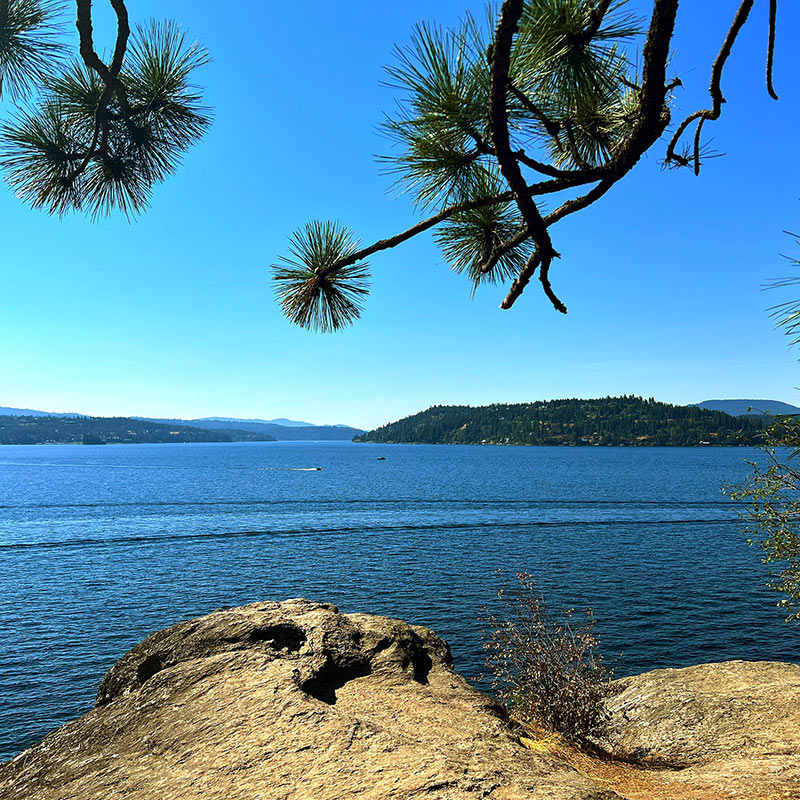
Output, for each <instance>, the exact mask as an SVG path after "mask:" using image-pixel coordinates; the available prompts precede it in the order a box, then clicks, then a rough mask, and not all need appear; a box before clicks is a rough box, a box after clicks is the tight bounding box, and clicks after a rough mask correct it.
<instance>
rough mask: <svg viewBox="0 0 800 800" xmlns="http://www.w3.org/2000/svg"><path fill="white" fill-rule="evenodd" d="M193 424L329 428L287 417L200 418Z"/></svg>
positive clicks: (194, 420)
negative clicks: (245, 423) (213, 423)
mask: <svg viewBox="0 0 800 800" xmlns="http://www.w3.org/2000/svg"><path fill="white" fill-rule="evenodd" d="M192 422H252V423H255V424H259V425H281V426H283V427H284V428H316V427H327V426H318V425H314V423H313V422H300V421H298V420H296V419H286V417H278V418H277V419H239V418H238V417H200V418H199V419H193V420H192Z"/></svg>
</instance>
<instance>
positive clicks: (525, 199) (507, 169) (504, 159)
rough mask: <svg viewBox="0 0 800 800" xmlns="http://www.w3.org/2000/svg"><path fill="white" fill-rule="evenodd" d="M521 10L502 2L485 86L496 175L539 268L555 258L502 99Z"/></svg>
mask: <svg viewBox="0 0 800 800" xmlns="http://www.w3.org/2000/svg"><path fill="white" fill-rule="evenodd" d="M524 8H525V3H524V0H504V2H503V5H502V6H501V8H500V18H499V20H498V23H497V30H496V31H495V37H494V47H493V48H492V71H491V81H490V84H489V136H490V138H491V140H492V143H493V144H494V150H495V157H496V158H497V163H498V166H499V167H500V172H501V173H502V174H503V177H504V178H505V179H506V183H508V185H509V188H510V189H511V192H512V194H513V196H514V201H515V202H516V204H517V208H519V211H520V214H522V219H523V221H524V222H525V225H526V227H527V229H528V234H529V235H530V237H531V238H532V239H533V241H534V244H535V246H536V249H535V250H534V255H533V256H532V257H531V260H529V262H528V263H529V264H530V263H531V261H532V260H534V258H535V257H538V261H539V263H540V264H542V265H545V264H546V265H547V266H549V264H550V262H551V261H552V260H553V258H554V257H556V256H557V255H558V254H557V253H556V251H555V250H554V249H553V243H552V241H551V239H550V233H549V232H548V230H547V225H546V224H545V222H544V219H543V218H542V215H541V213H540V212H539V209H538V208H537V206H536V203H534V201H533V198H532V197H531V195H530V194H529V193H528V187H527V185H526V183H525V179H524V178H523V177H522V172H521V171H520V168H519V162H518V161H517V159H516V158H515V156H514V153H513V152H512V151H511V143H510V140H509V133H508V107H507V105H506V98H507V97H508V86H509V77H508V76H509V69H510V67H511V48H512V45H513V42H514V35H515V34H516V32H517V26H518V24H519V20H520V18H521V17H522V12H523V10H524ZM526 266H527V265H526ZM534 268H535V267H534ZM523 271H524V268H523ZM550 299H551V302H553V306H554V307H555V308H556V309H557V310H558V311H561V312H562V313H564V314H566V312H567V309H566V306H565V305H564V304H563V303H562V302H561V301H560V300H558V299H557V298H555V297H554V296H551V297H550Z"/></svg>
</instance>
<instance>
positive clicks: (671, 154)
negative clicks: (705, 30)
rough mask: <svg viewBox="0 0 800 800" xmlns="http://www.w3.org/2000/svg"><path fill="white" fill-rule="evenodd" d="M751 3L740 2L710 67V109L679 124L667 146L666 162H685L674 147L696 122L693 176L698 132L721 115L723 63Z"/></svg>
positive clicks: (697, 164) (697, 159) (697, 158)
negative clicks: (708, 121) (706, 123)
mask: <svg viewBox="0 0 800 800" xmlns="http://www.w3.org/2000/svg"><path fill="white" fill-rule="evenodd" d="M753 2H754V0H743V1H742V4H741V5H740V6H739V9H738V11H737V12H736V16H735V17H734V18H733V22H732V23H731V26H730V28H729V29H728V33H727V35H726V36H725V41H724V42H723V43H722V47H721V48H720V50H719V53H718V54H717V57H716V58H715V59H714V64H713V66H712V67H711V83H710V85H709V87H708V93H709V94H710V95H711V108H702V109H699V110H698V111H695V112H693V113H692V114H690V115H689V116H688V117H686V119H685V120H684V121H683V122H681V124H680V125H678V129H677V130H676V131H675V133H674V134H673V136H672V139H670V142H669V144H668V145H667V156H666V158H667V161H675V162H676V163H679V164H681V163H683V162H685V159H684V158H683V157H682V156H676V155H675V147H676V146H677V144H678V142H679V141H680V138H681V136H683V133H684V131H685V130H686V129H687V128H688V127H689V125H691V124H692V122H694V121H695V120H697V131H696V132H695V138H694V174H695V175H699V174H700V131H701V130H702V127H703V125H704V124H705V122H706V121H707V120H716V119H719V117H720V114H721V113H722V104H723V103H724V102H725V98H724V97H723V95H722V88H721V86H720V84H721V82H722V71H723V69H724V68H725V62H726V61H727V60H728V56H730V54H731V51H732V50H733V45H734V43H735V42H736V37H737V36H738V35H739V32H740V31H741V29H742V27H743V25H744V24H745V22H747V17H748V16H749V14H750V11H751V9H752V8H753Z"/></svg>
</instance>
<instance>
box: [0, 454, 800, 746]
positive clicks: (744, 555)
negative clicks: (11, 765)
mask: <svg viewBox="0 0 800 800" xmlns="http://www.w3.org/2000/svg"><path fill="white" fill-rule="evenodd" d="M379 455H383V456H386V461H378V460H377V456H379ZM745 457H752V452H751V451H749V450H745V449H743V448H566V447H565V448H543V447H542V448H540V447H530V448H527V447H471V446H459V447H447V446H426V445H417V446H413V445H392V446H387V445H366V444H363V445H353V444H350V443H313V442H311V443H306V442H304V443H288V442H278V443H237V444H208V445H205V444H194V445H181V444H176V445H117V446H112V445H109V446H105V447H83V446H40V447H16V446H11V447H2V448H0V759H2V758H6V757H9V756H11V755H13V754H15V753H16V752H18V751H19V750H21V749H22V748H24V747H26V746H27V745H29V744H31V743H33V742H35V741H37V740H38V739H40V738H41V737H42V736H43V735H44V734H45V733H47V731H49V730H50V729H52V728H54V727H56V726H58V725H60V724H62V723H63V722H65V721H66V720H68V719H72V718H74V717H76V716H79V715H80V714H82V713H84V712H85V711H87V710H88V709H89V708H90V707H91V705H92V701H93V697H94V693H95V691H96V688H97V685H98V683H99V682H100V680H101V678H102V676H103V674H104V673H105V671H106V670H107V669H108V668H109V667H110V666H111V665H112V664H113V662H114V661H115V660H116V659H117V658H119V657H120V656H121V655H122V654H123V653H124V652H125V651H126V650H127V649H128V648H129V647H131V646H132V645H133V644H135V643H137V642H138V641H140V640H141V639H142V638H143V637H144V636H146V635H147V634H148V633H151V632H152V631H154V630H158V629H160V628H163V627H165V626H167V625H170V624H172V623H174V622H177V621H178V620H181V619H185V618H188V617H193V616H196V615H199V614H205V613H207V612H209V611H212V610H214V609H216V608H219V607H225V606H233V605H240V604H243V603H249V602H253V601H256V600H271V599H284V598H287V597H298V596H304V597H308V598H311V599H317V600H323V601H328V602H334V603H336V604H338V605H339V606H340V607H341V608H342V609H343V610H345V611H367V612H373V613H377V614H388V615H392V616H396V617H402V618H405V619H407V620H409V621H411V622H414V623H422V624H425V625H429V626H431V627H433V628H434V629H435V630H436V631H437V632H438V633H439V634H441V635H442V636H443V637H445V638H446V639H448V641H449V642H450V643H451V645H452V648H453V652H454V656H455V659H456V667H457V668H458V669H459V670H460V671H461V672H462V673H463V674H464V675H466V676H473V675H476V674H478V673H479V672H480V671H481V660H482V656H481V645H480V627H479V624H478V623H477V622H476V617H477V616H478V615H479V613H480V609H481V606H482V605H484V604H485V603H486V602H487V601H489V600H490V599H491V597H492V596H493V594H494V591H495V589H496V587H497V582H498V578H497V576H496V575H495V574H494V571H495V570H496V569H503V570H504V571H505V572H507V573H513V572H514V571H517V570H523V571H528V572H531V573H533V574H534V575H535V576H536V578H537V579H538V581H539V584H540V585H541V587H542V588H543V590H544V591H545V593H546V595H547V597H548V598H549V600H550V602H551V605H552V606H554V607H564V606H567V605H571V606H576V607H583V606H588V605H591V606H592V607H593V608H594V609H595V612H596V615H597V618H598V627H597V632H598V634H599V636H600V638H601V641H602V643H603V646H604V650H605V652H606V653H607V654H608V656H610V657H611V661H612V662H614V663H615V665H616V670H617V673H618V674H629V673H633V672H638V671H641V670H646V669H652V668H655V667H664V666H685V665H688V664H692V663H697V662H701V661H709V660H721V659H728V658H749V659H780V660H788V661H798V662H800V630H799V629H798V628H797V627H796V626H787V625H784V624H782V615H781V613H780V611H779V610H778V609H776V608H775V605H774V602H775V597H774V595H773V594H772V593H770V592H768V591H766V590H765V589H763V583H764V575H765V568H764V567H763V566H762V565H761V564H760V562H759V559H758V553H757V552H755V551H753V550H752V549H748V548H747V547H746V546H745V544H744V541H743V536H742V533H741V531H740V529H739V527H738V525H737V523H736V522H735V521H734V520H735V515H734V514H733V511H732V509H731V507H730V505H729V504H728V503H727V502H726V501H725V500H724V498H722V497H721V495H720V485H721V483H722V482H723V481H726V480H727V481H732V482H736V481H739V480H741V479H742V478H743V476H744V475H745V474H746V472H747V468H746V465H745V464H744V459H745ZM318 466H319V467H322V469H321V470H320V471H316V470H312V469H310V468H313V467H318Z"/></svg>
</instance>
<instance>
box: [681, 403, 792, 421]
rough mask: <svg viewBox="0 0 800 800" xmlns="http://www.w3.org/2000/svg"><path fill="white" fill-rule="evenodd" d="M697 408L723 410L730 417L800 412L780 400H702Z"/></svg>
mask: <svg viewBox="0 0 800 800" xmlns="http://www.w3.org/2000/svg"><path fill="white" fill-rule="evenodd" d="M693 405H695V406H696V407H697V408H707V409H710V410H711V411H724V412H725V413H726V414H730V415H731V416H732V417H741V416H744V415H746V414H747V415H760V414H773V415H775V414H800V408H798V407H797V406H793V405H790V404H789V403H784V402H782V401H780V400H703V402H702V403H694V404H693Z"/></svg>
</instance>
